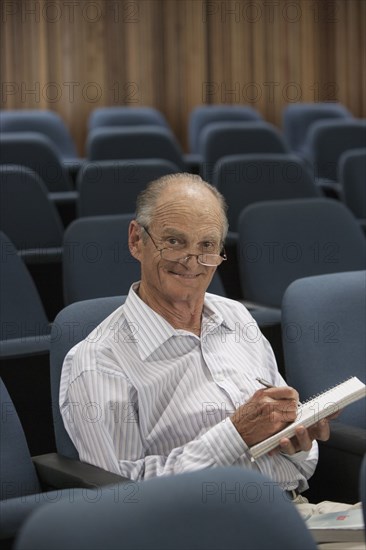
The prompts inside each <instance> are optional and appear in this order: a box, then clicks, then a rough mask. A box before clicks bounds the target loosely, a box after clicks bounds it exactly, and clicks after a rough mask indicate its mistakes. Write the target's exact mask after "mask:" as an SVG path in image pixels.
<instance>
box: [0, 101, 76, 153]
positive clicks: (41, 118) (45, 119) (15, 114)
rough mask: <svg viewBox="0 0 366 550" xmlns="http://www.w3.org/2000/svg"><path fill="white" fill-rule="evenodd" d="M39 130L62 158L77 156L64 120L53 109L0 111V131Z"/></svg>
mask: <svg viewBox="0 0 366 550" xmlns="http://www.w3.org/2000/svg"><path fill="white" fill-rule="evenodd" d="M3 132H39V133H40V134H43V135H44V136H46V137H48V138H49V139H50V140H51V141H52V143H54V145H55V146H56V148H57V150H58V151H59V153H60V155H61V156H62V158H63V159H64V160H67V159H74V158H77V156H78V155H77V152H76V147H75V144H74V141H73V139H72V137H71V134H70V132H69V130H68V128H67V127H66V125H65V123H64V121H63V120H62V118H61V117H60V115H58V114H57V113H55V112H53V111H46V110H39V109H19V110H18V109H15V110H11V111H1V113H0V133H3Z"/></svg>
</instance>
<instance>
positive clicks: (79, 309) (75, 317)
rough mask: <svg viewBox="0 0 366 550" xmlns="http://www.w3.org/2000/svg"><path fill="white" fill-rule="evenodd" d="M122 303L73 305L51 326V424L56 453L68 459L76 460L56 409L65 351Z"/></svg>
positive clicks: (112, 299)
mask: <svg viewBox="0 0 366 550" xmlns="http://www.w3.org/2000/svg"><path fill="white" fill-rule="evenodd" d="M124 301H125V296H113V297H107V298H97V299H95V300H85V301H83V302H76V303H74V304H71V305H69V306H67V307H66V308H64V309H63V310H62V311H60V313H59V314H58V315H57V317H56V318H55V320H54V322H53V324H52V332H51V349H50V378H51V398H52V412H53V423H54V430H55V439H56V447H57V451H58V452H59V453H60V454H62V455H63V456H67V457H69V458H79V456H78V453H77V451H76V449H75V446H74V444H73V443H72V441H71V439H70V437H69V435H68V433H67V431H66V430H65V427H64V424H63V420H62V417H61V413H60V409H59V393H60V378H61V370H62V364H63V361H64V358H65V356H66V354H67V353H68V351H69V350H70V349H71V348H72V347H73V346H74V345H76V344H77V343H78V342H80V341H81V340H84V339H85V338H86V337H87V336H88V334H90V333H91V332H92V331H93V330H94V328H95V327H96V326H97V325H99V324H100V323H101V322H102V321H103V320H104V319H105V318H106V317H108V315H110V314H111V313H112V312H113V311H114V310H115V309H117V308H118V307H119V306H120V305H121V304H123V302H124Z"/></svg>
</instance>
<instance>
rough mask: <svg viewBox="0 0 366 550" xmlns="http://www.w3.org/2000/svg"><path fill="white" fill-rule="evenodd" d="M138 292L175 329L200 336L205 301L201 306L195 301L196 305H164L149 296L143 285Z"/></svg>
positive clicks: (183, 302)
mask: <svg viewBox="0 0 366 550" xmlns="http://www.w3.org/2000/svg"><path fill="white" fill-rule="evenodd" d="M136 292H137V294H138V296H139V297H140V298H141V300H142V301H143V302H145V304H147V305H148V306H149V307H150V308H151V309H153V310H154V311H155V312H156V313H158V314H159V315H161V316H162V317H163V318H164V319H165V320H166V321H167V322H168V323H169V324H170V325H172V327H173V328H175V329H178V330H186V331H188V332H192V333H193V334H195V335H196V336H200V334H201V320H202V311H203V300H202V302H201V303H200V304H197V302H196V301H195V303H194V305H193V304H192V303H191V302H188V301H187V302H185V301H182V302H179V304H173V303H163V302H161V301H159V300H158V299H156V298H155V297H154V296H150V295H147V294H146V293H145V291H144V287H143V286H141V285H140V286H139V287H138V288H137V289H136Z"/></svg>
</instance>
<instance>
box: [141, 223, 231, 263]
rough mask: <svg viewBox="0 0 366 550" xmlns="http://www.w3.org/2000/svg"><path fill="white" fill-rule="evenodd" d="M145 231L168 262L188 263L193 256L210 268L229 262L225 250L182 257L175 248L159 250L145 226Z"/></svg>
mask: <svg viewBox="0 0 366 550" xmlns="http://www.w3.org/2000/svg"><path fill="white" fill-rule="evenodd" d="M141 227H142V229H143V230H144V231H146V233H147V234H148V235H149V237H150V239H151V241H152V243H153V245H154V246H155V248H156V250H157V251H158V252H160V257H161V258H162V259H163V260H168V261H169V262H186V261H187V260H188V259H189V258H190V257H191V256H194V257H195V258H197V262H198V263H199V264H201V265H206V266H209V267H216V266H218V265H220V264H221V263H222V262H223V261H224V260H227V256H226V253H225V250H224V249H223V250H222V252H221V254H206V253H204V254H187V255H186V256H182V251H181V250H174V248H158V247H157V245H156V243H155V241H154V239H153V238H152V236H151V235H150V233H149V231H148V230H147V228H146V227H144V226H143V225H142V226H141Z"/></svg>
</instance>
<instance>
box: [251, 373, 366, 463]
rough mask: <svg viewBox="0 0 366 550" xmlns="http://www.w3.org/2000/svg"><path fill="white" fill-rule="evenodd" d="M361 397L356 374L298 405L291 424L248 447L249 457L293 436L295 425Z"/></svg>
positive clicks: (305, 423)
mask: <svg viewBox="0 0 366 550" xmlns="http://www.w3.org/2000/svg"><path fill="white" fill-rule="evenodd" d="M363 397H366V386H365V384H364V383H363V382H361V380H359V379H358V378H357V377H356V376H353V377H352V378H349V379H348V380H346V381H345V382H342V383H341V384H338V385H337V386H334V387H333V388H330V389H329V390H326V391H325V392H323V393H320V394H319V395H316V396H314V397H312V398H311V399H309V400H308V401H306V402H305V403H302V404H301V405H300V406H299V408H298V413H297V418H296V420H295V421H294V422H292V424H290V425H289V426H286V428H284V429H283V430H281V431H279V432H277V433H276V434H274V435H272V436H270V437H268V438H267V439H265V440H264V441H261V442H260V443H257V444H256V445H253V447H251V448H250V449H249V453H250V455H251V459H252V460H255V459H257V458H259V457H260V456H262V455H264V454H266V453H268V452H269V451H271V450H272V449H274V448H275V447H277V446H278V444H279V442H280V440H281V439H282V438H283V437H289V438H290V437H293V436H294V435H295V429H296V428H297V426H304V427H305V428H308V427H309V426H312V425H313V424H315V423H316V422H318V421H319V420H322V418H325V417H326V416H329V415H331V414H333V413H335V412H337V411H340V410H341V409H343V408H344V407H346V406H347V405H350V404H351V403H354V402H355V401H358V400H359V399H362V398H363Z"/></svg>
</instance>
